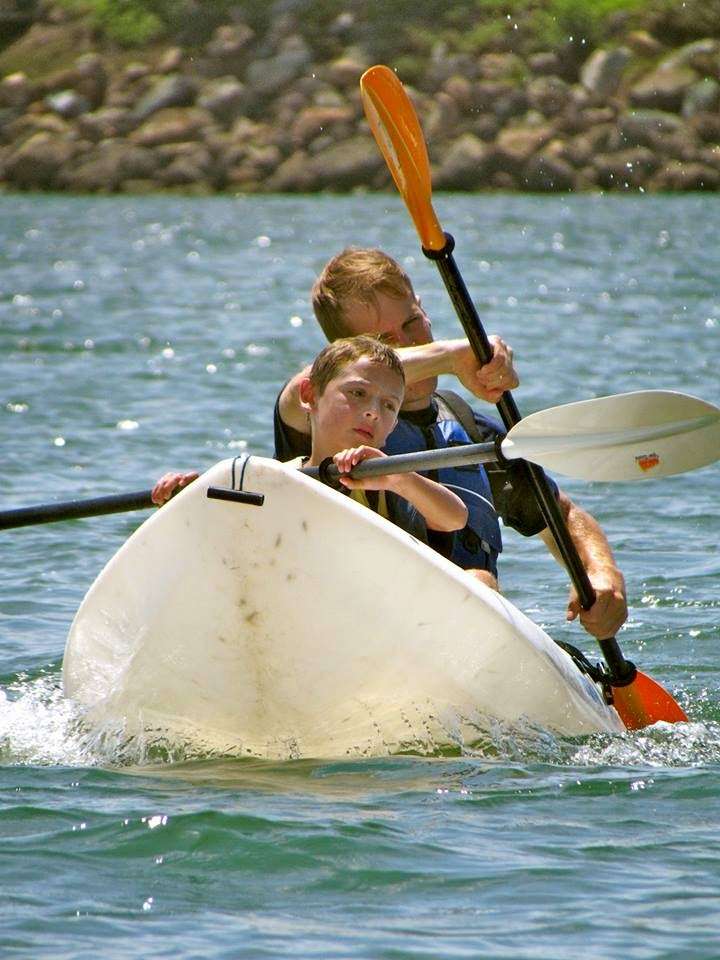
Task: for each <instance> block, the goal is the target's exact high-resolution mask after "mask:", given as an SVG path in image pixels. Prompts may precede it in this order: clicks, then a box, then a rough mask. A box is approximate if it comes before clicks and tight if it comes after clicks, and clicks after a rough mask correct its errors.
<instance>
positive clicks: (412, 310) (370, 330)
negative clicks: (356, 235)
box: [342, 291, 437, 409]
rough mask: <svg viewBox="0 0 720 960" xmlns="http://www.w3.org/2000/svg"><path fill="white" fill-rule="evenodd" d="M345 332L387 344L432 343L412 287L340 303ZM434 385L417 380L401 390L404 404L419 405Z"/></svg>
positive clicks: (428, 322) (424, 315)
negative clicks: (367, 300) (364, 300)
mask: <svg viewBox="0 0 720 960" xmlns="http://www.w3.org/2000/svg"><path fill="white" fill-rule="evenodd" d="M342 315H343V320H344V321H345V327H346V329H347V334H346V335H347V336H351V337H355V336H358V334H362V333H365V334H370V336H377V337H382V339H383V341H384V342H385V343H387V344H388V345H389V346H391V347H414V346H417V345H419V344H424V343H432V332H431V328H430V320H429V319H428V316H427V314H426V313H425V311H424V310H423V308H422V304H421V303H420V300H419V298H418V297H416V296H415V294H414V293H413V292H412V291H408V293H407V294H406V295H405V296H403V297H391V296H389V295H388V294H387V293H376V295H375V302H374V303H361V302H360V301H359V300H349V301H348V302H346V303H344V304H343V307H342ZM436 386H437V380H436V379H432V380H418V381H416V382H415V383H412V384H408V386H407V389H406V390H405V406H406V408H408V409H412V408H413V406H422V405H423V404H424V403H426V402H427V400H428V399H429V396H430V394H432V392H433V390H434V389H435V387H436Z"/></svg>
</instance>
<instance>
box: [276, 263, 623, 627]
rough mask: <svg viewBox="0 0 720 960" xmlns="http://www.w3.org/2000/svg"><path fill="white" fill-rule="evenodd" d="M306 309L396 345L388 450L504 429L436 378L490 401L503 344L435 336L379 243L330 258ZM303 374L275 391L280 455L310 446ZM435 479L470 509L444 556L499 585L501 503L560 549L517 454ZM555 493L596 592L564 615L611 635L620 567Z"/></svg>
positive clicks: (503, 369) (507, 371) (326, 325)
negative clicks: (489, 346)
mask: <svg viewBox="0 0 720 960" xmlns="http://www.w3.org/2000/svg"><path fill="white" fill-rule="evenodd" d="M313 309H314V311H315V316H316V318H317V320H318V322H319V323H320V325H321V327H322V328H323V331H324V333H325V335H326V336H327V337H328V339H329V340H334V339H336V338H338V337H347V336H356V335H358V334H363V333H369V334H373V335H376V336H381V337H383V338H384V339H385V340H386V341H387V342H388V343H390V344H392V345H393V346H394V347H396V349H397V350H398V354H399V356H400V359H401V362H402V365H403V369H404V372H405V379H406V383H407V387H406V391H405V399H404V402H403V405H402V408H401V411H400V417H399V422H398V426H397V427H396V429H395V430H394V431H393V432H392V433H391V434H390V436H389V437H388V440H387V442H386V444H385V450H386V452H388V453H400V452H405V451H407V450H411V449H423V448H429V447H446V446H452V445H454V444H456V443H469V442H473V441H479V440H481V439H490V438H491V437H493V436H496V435H497V434H498V433H502V432H504V431H503V430H502V428H501V426H500V425H499V424H498V423H496V422H494V421H492V420H490V419H489V418H487V417H483V416H481V415H480V414H478V413H476V412H475V411H472V410H471V409H470V408H469V407H468V406H467V405H466V404H464V402H463V401H462V400H461V399H460V398H459V397H455V396H453V395H445V396H443V395H442V394H439V393H437V392H436V387H437V376H438V375H439V374H441V373H454V374H455V375H456V376H457V377H458V378H459V379H460V380H461V382H462V383H463V384H464V385H465V386H467V387H468V388H469V389H470V390H472V391H473V392H474V393H476V394H478V395H480V396H483V397H484V398H485V399H488V400H491V401H493V402H494V401H496V400H497V399H498V398H499V397H500V395H501V394H502V393H503V392H504V390H505V389H512V388H513V387H514V386H516V385H517V378H516V377H515V375H514V372H513V371H512V367H511V365H508V359H509V358H511V353H510V352H509V350H508V348H507V347H506V346H505V345H504V344H502V342H501V341H496V344H495V357H494V360H493V363H492V364H488V365H487V366H485V367H482V368H479V366H478V364H477V362H476V361H474V358H473V356H472V352H471V350H470V347H469V345H468V344H467V342H466V341H464V340H459V341H445V342H441V343H434V342H433V339H432V334H431V330H430V320H429V318H428V316H427V314H426V313H425V311H424V310H423V308H422V304H421V302H420V300H419V298H418V297H417V296H416V295H415V292H414V290H413V287H412V284H411V282H410V279H409V277H408V276H407V274H406V273H405V271H404V270H403V269H402V267H400V265H399V264H398V263H397V262H396V261H394V260H393V259H392V258H391V257H388V256H387V255H386V254H384V253H383V252H382V251H380V250H375V249H348V250H345V251H343V252H342V253H341V254H339V255H338V256H337V257H334V258H333V259H332V260H330V261H329V263H328V264H327V265H326V266H325V268H324V270H323V271H322V273H321V274H320V276H319V278H318V280H317V281H316V283H315V285H314V287H313ZM307 374H308V371H307V369H306V370H304V371H302V372H301V373H299V374H298V375H297V376H295V377H293V378H292V379H291V380H290V381H289V382H288V383H287V384H286V385H285V387H284V388H283V390H282V391H281V393H280V396H279V397H278V402H277V404H276V407H275V448H276V456H278V458H279V459H281V460H286V459H290V458H292V457H294V456H297V455H303V454H306V453H308V452H309V450H310V433H309V427H308V423H307V416H306V410H305V409H304V408H303V406H302V401H301V396H300V384H301V383H302V381H303V380H304V379H306V378H307ZM437 479H438V480H440V481H441V482H442V483H443V484H445V485H448V486H450V487H451V488H452V489H454V490H456V491H457V492H458V493H459V495H460V496H461V497H462V499H463V500H464V501H465V503H466V505H467V506H468V509H469V513H470V519H469V521H468V524H467V525H466V526H465V528H464V529H463V530H462V531H461V532H460V533H459V534H456V535H455V537H454V541H453V547H452V551H451V554H450V557H451V559H452V560H454V561H455V562H457V563H458V564H459V565H460V566H463V567H465V568H466V569H470V570H471V571H472V572H473V573H474V574H475V576H477V577H478V578H479V579H481V580H483V581H484V582H485V583H487V584H488V585H490V586H495V587H496V586H497V581H496V579H495V578H496V570H497V566H496V564H497V557H498V554H499V552H500V551H501V549H502V541H501V535H500V525H499V522H498V513H499V514H500V515H501V516H502V518H503V520H504V522H505V523H506V524H508V525H510V526H512V527H514V528H515V529H516V530H518V531H519V532H520V533H523V534H524V535H526V536H531V535H533V534H536V533H539V534H540V535H541V536H542V538H543V540H544V541H545V543H546V544H547V545H548V547H549V548H550V550H551V551H552V552H553V553H554V554H555V556H556V557H557V552H556V550H555V546H554V542H553V540H552V537H551V536H550V534H549V532H548V531H547V530H546V528H545V521H544V519H543V517H542V514H541V513H540V511H539V509H538V507H537V504H536V502H535V497H534V495H533V493H532V490H531V489H530V487H529V485H528V483H527V480H526V478H525V473H524V467H523V466H522V465H521V464H512V465H510V466H508V468H507V469H502V470H489V471H486V470H485V469H483V467H481V466H478V467H476V468H463V469H462V470H455V469H453V470H448V471H444V470H443V471H439V473H438V474H437ZM558 498H559V502H560V506H561V508H562V511H563V514H564V516H565V520H566V523H567V525H568V529H569V531H570V534H571V536H572V538H573V540H574V542H575V545H576V547H577V549H578V552H579V554H580V557H581V559H582V561H583V563H584V565H585V568H586V569H587V572H588V575H589V577H590V581H591V583H592V585H593V588H594V589H595V592H596V594H597V599H596V602H595V604H594V605H593V607H592V608H591V609H590V610H588V611H583V610H581V607H580V603H579V600H578V598H577V595H576V594H575V591H574V590H573V591H572V592H571V595H570V601H569V603H568V613H567V618H568V619H569V620H574V619H575V618H576V617H579V618H580V620H581V622H582V624H583V626H584V627H585V629H586V630H587V631H588V632H589V633H591V634H593V635H594V636H596V637H598V638H606V637H610V636H614V634H615V633H616V632H617V630H618V629H619V628H620V627H621V626H622V624H623V623H624V622H625V619H626V617H627V604H626V599H625V584H624V580H623V576H622V573H621V572H620V570H619V569H618V568H617V566H616V564H615V561H614V558H613V554H612V551H611V549H610V546H609V544H608V542H607V539H606V538H605V535H604V534H603V532H602V530H601V528H600V526H599V525H598V523H597V522H596V521H595V520H594V519H593V517H591V516H590V514H588V513H586V512H585V511H584V510H582V509H580V508H579V507H578V506H577V505H576V504H574V503H573V502H572V501H571V500H570V499H569V498H568V497H567V496H566V495H565V494H564V493H562V492H560V491H558ZM496 511H497V512H496ZM431 542H432V541H431ZM438 546H441V545H438Z"/></svg>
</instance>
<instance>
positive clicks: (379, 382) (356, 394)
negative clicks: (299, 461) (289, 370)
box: [301, 357, 403, 457]
mask: <svg viewBox="0 0 720 960" xmlns="http://www.w3.org/2000/svg"><path fill="white" fill-rule="evenodd" d="M301 397H302V399H303V401H304V402H305V404H306V406H307V408H308V410H309V412H310V417H311V420H312V435H313V456H315V455H316V454H319V455H320V456H321V457H329V456H332V455H333V454H335V453H338V452H339V451H340V450H346V449H347V448H349V447H359V446H362V445H363V444H367V445H368V446H370V447H382V445H383V444H384V443H385V440H386V438H387V436H388V434H389V433H390V431H391V430H392V429H393V427H394V426H395V423H396V422H397V415H398V411H399V410H400V407H401V405H402V401H403V381H402V378H401V377H400V375H399V374H398V373H396V372H395V371H394V370H391V369H390V368H389V367H386V366H384V365H382V364H378V363H373V362H372V361H371V360H369V359H368V358H367V357H361V358H360V359H359V360H355V361H354V362H353V363H349V364H348V365H347V366H345V367H343V368H342V369H341V370H340V372H339V373H338V374H337V376H336V377H334V378H333V379H332V380H331V381H330V382H329V383H328V385H327V386H326V387H325V390H324V392H323V393H322V395H321V396H319V397H318V396H316V395H315V391H314V390H313V388H312V384H310V381H309V380H307V381H304V384H303V387H301Z"/></svg>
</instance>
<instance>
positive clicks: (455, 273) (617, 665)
mask: <svg viewBox="0 0 720 960" xmlns="http://www.w3.org/2000/svg"><path fill="white" fill-rule="evenodd" d="M445 238H446V240H447V243H446V244H445V246H444V247H443V249H442V250H426V249H425V247H423V253H424V254H425V256H426V257H428V259H430V260H434V261H435V263H436V265H437V268H438V270H439V271H440V276H441V277H442V279H443V283H444V284H445V288H446V290H447V292H448V294H449V296H450V300H451V301H452V305H453V307H454V308H455V312H456V313H457V315H458V319H459V320H460V323H461V324H462V326H463V330H464V331H465V335H466V336H467V338H468V340H469V342H470V346H471V347H472V348H473V352H474V353H475V356H476V357H477V358H478V360H479V361H480V362H481V363H483V364H485V363H489V362H490V361H491V360H492V357H493V350H492V344H491V343H490V341H489V340H488V337H487V334H486V333H485V329H484V327H483V325H482V321H481V320H480V317H479V316H478V312H477V310H476V309H475V305H474V303H473V302H472V299H471V297H470V293H469V292H468V289H467V287H466V286H465V281H464V280H463V278H462V275H461V274H460V271H459V269H458V266H457V264H456V263H455V258H454V257H453V250H454V249H455V240H454V239H453V237H452V236H451V235H450V234H449V233H446V234H445ZM497 409H498V413H499V414H500V416H501V418H502V421H503V423H504V424H505V427H506V428H507V429H508V430H509V429H510V428H511V427H514V426H515V424H516V423H519V422H520V420H521V419H522V415H521V413H520V411H519V409H518V406H517V404H516V403H515V400H514V399H513V396H512V394H511V393H510V391H506V392H505V393H504V394H503V395H502V397H500V399H499V400H498V402H497ZM525 468H526V470H527V476H528V479H529V480H530V483H531V485H532V488H533V492H534V493H535V496H536V498H537V502H538V505H539V507H540V510H541V512H542V515H543V517H544V519H545V522H546V523H547V525H548V527H549V529H550V532H551V533H552V535H553V538H554V540H555V543H556V544H557V547H558V550H559V551H560V555H561V557H562V559H563V562H564V563H565V566H566V567H567V570H568V573H569V574H570V577H571V579H572V582H573V584H574V586H575V589H576V590H577V592H578V597H579V598H580V603H581V604H582V606H583V609H585V610H589V609H590V607H592V605H593V604H594V603H595V599H596V595H595V590H594V589H593V586H592V584H591V583H590V578H589V577H588V575H587V570H586V569H585V566H584V564H583V562H582V560H581V559H580V555H579V554H578V552H577V547H576V546H575V544H574V542H573V540H572V537H571V536H570V532H569V530H568V528H567V525H566V523H565V518H564V517H563V515H562V513H561V511H560V506H559V504H558V502H557V499H556V497H555V495H554V493H553V491H552V489H551V487H550V484H549V483H548V480H547V477H546V476H545V474H544V473H543V471H542V469H541V468H540V467H538V466H537V465H536V464H533V463H529V462H528V461H525ZM600 646H601V650H602V651H603V654H604V655H605V660H606V663H607V664H608V667H609V668H610V671H611V676H612V679H613V680H616V679H617V681H618V683H617V685H618V686H619V685H621V683H628V682H631V680H632V679H633V678H634V676H635V668H634V666H633V665H632V664H631V663H630V662H629V661H628V660H625V658H624V657H623V656H622V653H621V652H620V648H619V646H618V644H617V641H616V640H615V639H614V638H611V639H608V640H603V641H601V645H600ZM628 677H630V680H628V679H627V678H628Z"/></svg>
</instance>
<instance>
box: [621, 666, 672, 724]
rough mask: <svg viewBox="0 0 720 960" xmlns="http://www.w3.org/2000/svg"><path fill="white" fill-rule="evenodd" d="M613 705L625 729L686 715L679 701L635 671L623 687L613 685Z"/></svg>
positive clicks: (644, 675) (669, 721) (667, 720)
mask: <svg viewBox="0 0 720 960" xmlns="http://www.w3.org/2000/svg"><path fill="white" fill-rule="evenodd" d="M612 692H613V706H614V707H615V709H616V710H617V712H618V714H619V715H620V719H621V720H622V722H623V723H624V724H625V726H626V727H627V728H628V730H639V729H640V728H641V727H649V726H650V724H651V723H657V722H658V720H664V721H665V722H666V723H683V722H684V721H685V720H687V715H686V714H685V711H684V710H683V709H682V707H681V706H680V704H679V703H677V701H676V700H674V699H673V697H671V696H670V694H669V693H668V692H667V690H664V689H663V688H662V687H661V686H660V684H659V683H656V682H655V681H654V680H653V679H652V678H651V677H648V676H647V675H646V674H644V673H640V671H638V674H637V676H636V677H635V679H634V680H633V682H632V683H629V684H628V685H627V686H626V687H613V688H612Z"/></svg>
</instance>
